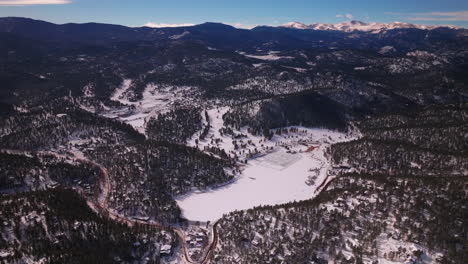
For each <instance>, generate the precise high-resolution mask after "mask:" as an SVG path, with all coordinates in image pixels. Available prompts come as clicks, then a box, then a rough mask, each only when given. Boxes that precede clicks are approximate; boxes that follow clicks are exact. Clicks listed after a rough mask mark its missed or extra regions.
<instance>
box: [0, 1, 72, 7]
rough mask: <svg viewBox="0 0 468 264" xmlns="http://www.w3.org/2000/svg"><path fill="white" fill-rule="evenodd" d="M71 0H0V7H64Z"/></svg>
mask: <svg viewBox="0 0 468 264" xmlns="http://www.w3.org/2000/svg"><path fill="white" fill-rule="evenodd" d="M71 2H72V1H71V0H0V6H28V5H64V4H70V3H71Z"/></svg>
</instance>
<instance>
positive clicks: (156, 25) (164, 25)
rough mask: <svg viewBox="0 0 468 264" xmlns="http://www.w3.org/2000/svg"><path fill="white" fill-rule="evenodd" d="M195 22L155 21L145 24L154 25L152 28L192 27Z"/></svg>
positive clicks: (146, 25) (147, 25)
mask: <svg viewBox="0 0 468 264" xmlns="http://www.w3.org/2000/svg"><path fill="white" fill-rule="evenodd" d="M194 25H195V24H188V23H187V24H166V23H155V22H148V23H146V24H144V25H143V26H145V27H152V28H165V27H190V26H194Z"/></svg>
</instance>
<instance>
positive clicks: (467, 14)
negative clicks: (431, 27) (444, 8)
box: [408, 10, 468, 21]
mask: <svg viewBox="0 0 468 264" xmlns="http://www.w3.org/2000/svg"><path fill="white" fill-rule="evenodd" d="M408 20H414V21H468V10H467V11H456V12H430V13H417V14H414V15H412V16H411V17H408Z"/></svg>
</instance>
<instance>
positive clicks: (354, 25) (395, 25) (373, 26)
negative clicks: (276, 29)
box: [280, 20, 458, 33]
mask: <svg viewBox="0 0 468 264" xmlns="http://www.w3.org/2000/svg"><path fill="white" fill-rule="evenodd" d="M280 27H285V28H296V29H314V30H338V31H344V32H353V31H366V32H373V33H380V32H382V31H384V30H390V29H401V28H416V29H424V30H431V29H436V28H451V29H457V28H458V27H455V26H449V25H447V26H427V25H417V24H410V23H404V22H392V23H376V22H372V23H366V22H361V21H357V20H351V21H346V22H341V23H337V24H323V23H315V24H310V25H306V24H304V23H301V22H289V23H286V24H284V25H282V26H280Z"/></svg>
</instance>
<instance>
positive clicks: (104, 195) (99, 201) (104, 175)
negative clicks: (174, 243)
mask: <svg viewBox="0 0 468 264" xmlns="http://www.w3.org/2000/svg"><path fill="white" fill-rule="evenodd" d="M0 152H3V153H6V154H13V155H27V156H30V155H38V154H39V155H51V156H54V157H56V158H58V159H65V160H72V161H74V162H79V163H85V164H89V165H92V166H94V167H96V168H98V169H99V170H100V171H101V177H100V178H99V180H98V182H99V187H100V188H99V189H100V193H99V194H98V195H97V197H95V198H94V199H91V200H90V199H89V197H86V196H85V197H84V198H85V199H86V201H87V204H88V206H89V207H90V208H91V209H93V210H94V211H95V212H97V213H99V214H101V215H102V216H104V217H107V218H110V219H112V220H114V221H119V222H122V223H126V224H127V225H128V226H134V225H135V224H139V225H149V226H153V227H157V228H161V229H171V230H173V231H174V233H176V234H177V236H178V238H179V241H180V245H181V248H182V251H183V254H182V257H183V259H184V262H185V263H188V264H207V263H209V262H210V260H211V257H212V256H213V252H214V249H215V248H216V245H217V243H218V230H217V226H218V222H216V223H214V224H213V226H212V231H211V234H212V235H211V241H210V243H208V245H207V247H206V248H205V249H204V250H203V254H202V256H201V257H200V260H193V259H192V258H191V257H190V254H189V252H188V248H187V243H186V239H185V234H184V231H183V230H182V229H181V228H179V227H174V226H165V225H162V224H161V223H159V222H156V221H153V220H150V221H142V220H138V219H134V218H129V217H127V216H124V215H120V214H117V213H115V212H113V211H112V209H110V208H109V206H108V200H109V193H110V189H111V180H110V177H109V173H108V171H107V168H105V167H104V166H103V165H101V164H99V163H96V162H95V161H92V160H90V159H88V158H86V157H85V156H84V155H83V153H82V152H79V151H77V150H74V151H71V152H67V154H68V155H65V154H62V153H57V152H54V151H23V150H7V149H2V150H0ZM78 193H80V194H82V192H81V190H78Z"/></svg>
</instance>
